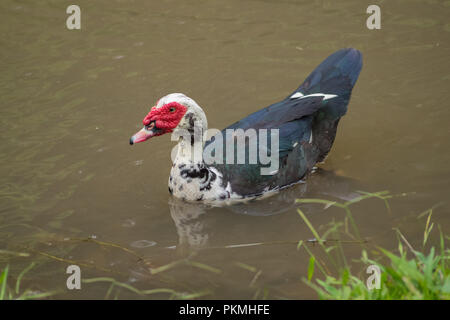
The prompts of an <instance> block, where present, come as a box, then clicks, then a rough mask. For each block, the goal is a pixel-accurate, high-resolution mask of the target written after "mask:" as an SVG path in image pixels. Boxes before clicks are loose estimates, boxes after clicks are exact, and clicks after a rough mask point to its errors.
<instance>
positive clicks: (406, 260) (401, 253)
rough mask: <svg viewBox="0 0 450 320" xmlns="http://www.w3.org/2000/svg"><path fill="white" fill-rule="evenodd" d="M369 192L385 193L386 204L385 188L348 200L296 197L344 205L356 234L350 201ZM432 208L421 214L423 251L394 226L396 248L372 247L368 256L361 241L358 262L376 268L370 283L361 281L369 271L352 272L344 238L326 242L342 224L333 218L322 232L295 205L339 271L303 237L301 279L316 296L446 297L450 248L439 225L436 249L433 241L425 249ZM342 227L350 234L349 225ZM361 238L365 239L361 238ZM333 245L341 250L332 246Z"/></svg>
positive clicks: (449, 291)
mask: <svg viewBox="0 0 450 320" xmlns="http://www.w3.org/2000/svg"><path fill="white" fill-rule="evenodd" d="M371 197H377V198H381V199H383V200H384V201H385V203H386V207H387V208H388V209H389V210H390V208H389V205H388V204H387V201H386V199H387V198H389V197H390V196H389V195H388V193H387V192H382V193H374V194H370V193H365V194H364V195H362V196H361V197H359V198H357V199H354V200H352V201H349V202H346V203H336V202H332V201H328V200H321V199H301V200H298V202H299V203H318V204H325V205H328V206H337V207H340V208H343V209H344V210H345V211H346V213H347V217H346V219H348V220H350V221H351V222H352V226H353V230H354V231H355V233H356V234H357V238H358V239H359V234H358V232H357V228H356V224H355V223H354V220H353V216H352V213H351V210H350V208H349V207H350V205H351V204H353V203H356V202H359V201H361V200H363V199H366V198H371ZM432 212H433V209H429V210H427V211H426V212H424V213H423V214H421V215H420V217H421V216H424V215H426V214H428V218H427V221H426V225H425V231H424V236H423V244H422V252H421V251H419V250H416V249H414V248H413V247H412V245H411V244H410V243H409V242H408V240H407V239H406V238H405V236H404V235H403V234H402V233H401V231H400V230H399V229H394V230H395V232H396V234H397V236H398V253H394V252H392V251H389V250H386V249H384V248H381V247H376V250H373V251H372V253H373V255H374V256H377V257H378V259H377V260H374V259H370V258H369V257H368V254H367V250H366V248H365V247H364V246H363V247H362V249H361V259H360V260H359V261H357V262H359V263H360V264H362V266H366V267H367V266H369V265H373V266H377V267H378V268H379V270H380V286H379V288H372V289H369V288H368V285H367V283H366V281H365V280H366V277H367V275H365V276H359V277H358V276H356V275H355V274H354V273H352V271H351V268H350V267H349V265H348V264H347V262H346V260H345V256H344V254H343V250H342V243H341V242H336V243H334V244H333V245H331V246H329V245H328V242H329V241H327V239H326V238H327V236H328V235H329V234H335V235H336V234H337V233H338V230H339V229H340V228H341V227H342V226H343V225H345V224H342V223H335V224H333V225H332V226H331V227H330V228H329V229H328V230H327V231H326V232H325V233H324V235H322V236H320V235H319V233H318V232H317V230H316V228H314V226H313V225H312V224H311V222H310V221H309V220H308V218H307V217H306V216H305V214H304V213H303V212H302V211H301V209H298V213H299V215H300V217H301V218H302V219H303V221H304V222H305V224H306V225H307V226H308V228H309V229H310V231H311V232H312V234H313V235H314V237H315V239H314V242H317V243H318V244H319V245H320V247H321V249H322V250H323V252H324V254H325V257H326V258H327V260H328V264H331V265H333V266H334V271H335V273H337V275H336V274H333V272H331V271H330V269H329V268H328V267H327V266H326V265H327V262H326V261H323V260H320V259H317V257H316V255H315V254H313V252H312V251H311V250H310V249H309V248H308V245H307V243H305V242H304V241H300V242H299V243H298V246H297V249H300V248H304V249H305V250H306V251H307V252H308V254H309V256H310V259H309V264H308V270H307V278H304V279H303V281H304V282H305V283H306V284H307V285H308V286H310V287H311V288H312V289H314V290H315V292H316V293H317V294H318V295H319V297H320V299H363V300H375V299H380V300H381V299H382V300H398V299H411V300H413V299H415V300H418V299H420V300H425V299H433V300H438V299H439V300H440V299H446V300H448V299H450V268H449V266H448V260H449V259H450V249H449V248H448V247H446V244H445V239H449V237H448V236H445V235H444V234H443V233H442V230H441V229H440V228H439V232H440V238H439V239H440V241H439V249H438V250H436V249H435V247H434V246H433V247H431V248H430V249H429V251H428V254H426V253H424V252H425V246H426V244H427V241H428V239H429V235H430V233H431V231H432V229H433V226H434V223H431V216H432ZM345 233H346V234H347V235H350V233H349V231H348V229H347V230H346V231H345ZM361 243H363V244H364V243H365V241H361ZM336 248H337V249H339V250H334V249H336ZM333 250H334V251H335V252H337V254H338V255H341V258H342V259H341V260H342V261H344V263H343V265H340V266H339V265H337V264H336V259H335V257H333V256H332V255H331V251H333ZM408 253H409V254H408ZM316 268H317V269H318V270H319V271H320V272H321V273H322V276H323V277H324V278H320V277H318V276H316V275H314V273H315V270H316Z"/></svg>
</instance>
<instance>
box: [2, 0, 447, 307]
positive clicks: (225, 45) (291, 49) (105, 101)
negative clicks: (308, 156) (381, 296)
mask: <svg viewBox="0 0 450 320" xmlns="http://www.w3.org/2000/svg"><path fill="white" fill-rule="evenodd" d="M373 2H374V4H379V5H380V7H381V13H382V15H381V23H382V28H381V29H380V30H369V29H367V27H366V19H367V17H368V14H367V13H366V8H367V6H368V5H369V4H372V2H371V3H366V2H362V1H357V0H352V1H331V0H330V1H326V0H323V1H318V0H316V1H315V0H311V1H303V2H300V1H298V2H297V1H272V0H267V1H237V0H232V1H172V0H165V1H119V0H116V1H103V0H97V1H86V0H80V1H77V2H76V4H78V5H79V6H80V7H81V30H68V29H67V28H66V24H65V21H66V18H67V16H68V15H67V14H66V6H67V3H64V2H61V1H39V2H37V1H10V0H4V1H2V2H1V4H0V18H1V21H2V22H1V24H0V26H1V40H0V44H1V49H0V55H1V59H0V65H1V75H0V97H1V98H0V101H1V102H0V103H1V105H0V114H1V117H0V121H1V126H0V134H1V144H0V249H1V250H2V251H0V267H1V268H4V267H5V266H6V265H9V267H10V276H11V281H15V279H16V278H17V276H18V275H19V274H20V272H21V271H22V270H24V269H25V268H26V267H27V266H29V265H30V263H32V262H34V263H35V265H34V266H33V268H32V269H31V271H29V272H28V273H27V274H26V275H25V277H24V279H23V282H22V284H21V287H22V288H30V289H32V290H33V291H35V292H48V291H52V290H58V291H59V293H58V294H57V295H56V296H55V297H57V298H97V299H102V298H104V297H105V296H106V295H107V292H108V289H109V288H110V282H93V281H87V282H83V283H82V289H81V290H73V291H69V290H67V288H66V279H67V277H68V275H67V274H66V268H67V266H69V265H71V264H76V265H79V266H80V268H81V270H82V279H84V280H86V279H92V278H95V277H110V278H114V279H116V280H117V281H120V282H123V283H127V284H130V285H132V286H133V287H136V288H138V289H140V290H149V289H157V288H166V289H170V290H175V291H177V292H183V293H185V294H199V295H203V296H202V297H204V298H209V299H211V298H216V299H230V298H235V299H241V298H247V299H251V298H258V299H262V298H274V299H277V298H288V299H301V298H317V295H316V294H315V292H314V291H312V290H311V289H310V288H309V287H308V286H307V285H306V284H305V283H304V282H303V280H302V278H304V277H306V275H307V269H308V259H309V256H308V253H307V252H306V251H305V250H303V249H300V250H297V248H296V247H297V242H298V241H299V240H304V241H306V240H308V239H311V238H313V235H312V234H311V232H310V230H309V229H308V227H307V226H306V225H305V223H304V222H303V220H302V219H301V217H300V216H299V214H298V212H297V209H296V208H295V206H294V204H293V202H294V200H295V199H296V198H320V199H331V200H336V201H340V202H343V201H346V200H349V199H352V198H354V197H355V195H357V193H356V191H359V190H362V191H369V192H375V191H383V190H389V192H390V194H392V195H393V197H392V198H391V199H389V205H390V209H391V210H390V211H389V210H387V209H386V207H385V204H384V202H383V201H382V200H380V199H368V200H364V201H361V202H360V203H358V204H356V205H354V206H352V213H353V215H354V217H355V220H356V224H357V225H358V229H359V232H360V234H361V236H362V237H364V238H366V239H368V240H369V243H371V244H374V245H381V246H384V247H386V248H388V249H392V250H395V248H396V247H397V237H396V234H395V231H394V230H393V228H399V229H400V230H401V232H402V233H403V234H404V235H405V237H407V238H408V240H409V241H410V243H411V244H412V245H413V246H416V247H418V248H420V247H421V244H422V239H423V232H424V226H425V221H426V217H422V218H418V216H419V214H420V213H422V212H424V211H425V210H427V209H429V208H432V207H434V209H433V215H432V221H433V222H434V223H435V224H436V226H435V230H434V231H433V234H432V236H431V240H430V243H429V245H433V244H434V245H436V244H437V243H438V233H436V232H437V224H439V225H440V226H441V229H442V230H443V232H444V233H445V232H447V234H448V230H449V226H450V218H449V204H448V196H449V191H450V183H449V180H450V166H449V163H450V149H449V133H450V132H449V128H450V126H449V121H450V105H449V101H450V93H449V86H450V63H449V56H450V43H449V40H450V37H449V36H450V20H449V16H450V1H437V0H429V1H426V0H422V1H411V0H408V1H406V0H404V1H400V0H398V1H373ZM344 47H354V48H357V49H359V50H360V51H361V52H362V53H363V59H364V66H363V70H362V72H361V75H360V77H359V79H358V82H357V84H356V86H355V89H354V91H353V95H352V99H351V102H350V105H349V109H348V113H347V115H346V116H345V117H344V118H343V119H342V120H341V122H340V124H339V129H338V135H337V137H336V141H335V144H334V147H333V149H332V151H331V153H330V155H329V157H328V159H327V161H326V163H325V164H324V165H322V166H321V170H319V171H317V172H316V173H315V174H313V175H312V176H310V177H309V178H308V180H307V181H306V183H305V184H301V185H298V186H296V187H293V188H290V189H288V190H285V191H283V192H281V193H280V194H279V195H277V196H276V197H274V198H269V199H267V200H264V201H261V202H255V203H252V204H248V205H244V206H242V205H241V206H236V207H228V208H207V207H202V206H198V205H193V204H187V203H183V202H179V201H176V200H174V199H172V198H171V196H170V195H169V193H168V191H167V179H168V175H169V171H170V168H171V160H170V151H171V150H172V148H173V146H174V142H172V141H170V136H169V135H166V136H163V137H159V138H157V139H156V138H155V139H152V140H150V141H147V142H146V143H143V144H139V145H136V146H133V147H130V146H129V145H128V140H129V138H130V136H131V135H132V134H134V133H135V132H136V131H137V130H138V129H139V128H140V127H141V126H142V123H141V120H142V118H143V117H144V116H145V115H146V113H147V112H148V111H149V108H150V107H151V106H153V105H154V103H155V102H156V101H157V100H158V99H159V98H160V97H162V96H164V95H166V94H168V93H171V92H183V93H185V94H187V95H189V96H190V97H192V98H193V99H195V100H196V101H197V102H198V103H199V104H200V106H202V107H203V109H204V110H205V112H206V114H207V117H208V122H209V126H210V127H212V128H219V129H222V128H224V127H226V126H228V125H229V124H231V123H233V122H235V121H236V120H239V119H241V118H243V117H244V116H246V115H248V114H249V113H252V112H254V111H256V110H258V109H260V108H262V107H265V106H267V105H269V104H271V103H273V102H276V101H279V100H280V99H282V98H284V97H285V96H286V95H287V94H289V93H291V92H292V91H293V90H294V89H295V88H296V87H297V86H298V85H299V84H300V83H302V82H303V80H304V79H305V78H306V76H307V75H308V74H309V73H310V72H311V71H312V70H313V69H314V68H315V67H316V65H318V64H319V63H320V62H321V61H322V60H323V59H325V58H326V57H327V56H328V55H329V54H331V53H332V52H334V51H336V50H338V49H340V48H344ZM300 208H302V210H303V212H305V214H306V216H307V217H308V219H309V220H310V221H311V223H312V224H313V225H314V226H316V227H317V228H318V229H319V231H320V232H322V231H324V230H325V229H326V227H325V226H326V225H328V224H330V223H331V222H332V221H342V220H343V219H344V217H345V214H344V212H343V211H342V209H339V208H334V207H331V208H324V207H323V206H322V205H307V206H305V205H303V206H301V207H300ZM320 226H323V227H322V228H320ZM251 244H254V245H251ZM256 244H258V245H256ZM310 247H311V250H313V252H317V254H319V251H320V250H319V248H317V246H312V245H311V246H310ZM342 247H343V250H344V252H345V256H346V257H347V259H348V260H351V259H357V258H359V257H360V253H361V246H360V245H358V244H353V243H343V244H342ZM170 263H172V264H171V265H169V266H171V268H169V270H161V269H158V268H159V267H161V266H167V265H168V264H170ZM152 270H153V273H152ZM158 271H161V272H158ZM354 271H355V273H356V274H358V273H360V274H361V276H363V277H365V273H364V270H362V269H361V266H360V265H355V266H354ZM170 296H171V294H170V292H169V291H167V292H160V293H156V294H149V295H146V296H140V295H137V294H136V293H134V292H132V291H130V290H127V289H125V288H117V287H114V288H113V289H112V290H111V291H110V292H109V295H108V296H107V297H109V298H114V297H118V298H160V299H165V298H169V297H170Z"/></svg>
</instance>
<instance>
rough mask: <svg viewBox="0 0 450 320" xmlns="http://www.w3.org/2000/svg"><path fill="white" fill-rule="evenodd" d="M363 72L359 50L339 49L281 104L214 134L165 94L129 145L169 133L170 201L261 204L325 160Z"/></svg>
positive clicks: (186, 101) (188, 105) (181, 98)
mask: <svg viewBox="0 0 450 320" xmlns="http://www.w3.org/2000/svg"><path fill="white" fill-rule="evenodd" d="M361 68H362V54H361V52H360V51H359V50H357V49H353V48H345V49H341V50H338V51H336V52H334V53H333V54H331V55H330V56H329V57H327V58H326V59H325V60H324V61H323V62H322V63H320V64H319V65H318V66H317V67H316V68H315V69H314V70H313V72H312V73H311V74H310V75H309V76H308V77H307V78H306V80H305V81H304V82H303V83H302V84H301V85H300V86H299V87H298V88H297V89H296V90H295V91H294V92H292V93H290V94H289V95H288V96H287V97H286V98H285V99H283V100H281V101H279V102H276V103H273V104H271V105H269V106H268V107H266V108H263V109H260V110H258V111H256V112H254V113H252V114H250V115H248V116H246V117H245V118H243V119H241V120H239V121H237V122H235V123H234V124H232V125H230V126H228V127H226V128H225V129H223V130H217V129H213V130H212V131H213V132H212V133H211V129H210V130H208V121H207V118H206V114H205V112H204V111H203V109H202V108H201V107H200V106H199V104H197V102H196V101H194V100H193V99H192V98H190V97H188V96H186V95H185V94H183V93H171V94H168V95H166V96H164V97H162V98H160V99H159V100H158V101H157V102H156V104H155V105H154V106H153V107H152V108H151V109H150V112H148V114H147V115H146V116H145V117H144V119H143V121H142V122H143V128H142V129H141V130H140V131H138V132H137V133H136V134H134V135H133V136H132V137H131V138H130V140H129V143H130V144H131V145H135V144H137V143H140V142H144V141H147V140H149V139H151V138H154V137H157V136H161V135H164V134H167V133H171V136H172V140H175V141H177V149H176V152H175V153H174V154H175V156H174V157H173V159H172V162H173V163H172V168H171V170H170V176H169V181H168V191H169V193H170V194H171V195H172V196H173V197H175V198H179V199H182V200H184V201H187V202H202V203H212V204H224V203H226V204H230V203H235V202H240V201H248V200H255V199H260V198H264V197H266V196H270V195H273V194H275V193H277V192H280V191H281V190H282V189H284V188H288V187H290V186H292V185H296V184H298V183H304V182H305V179H306V178H307V176H308V175H309V174H310V173H311V172H313V171H314V169H315V168H316V165H317V164H318V163H322V162H324V161H325V159H326V157H327V155H328V154H329V152H330V150H331V147H332V145H333V143H334V140H335V137H336V132H337V127H338V123H339V121H340V119H341V117H342V116H344V115H345V114H346V112H347V107H348V104H349V101H350V97H351V93H352V89H353V87H354V85H355V83H356V80H357V79H358V76H359V74H360V71H361ZM208 134H210V135H211V137H210V138H209V139H208ZM255 158H256V160H255ZM268 160H269V161H268Z"/></svg>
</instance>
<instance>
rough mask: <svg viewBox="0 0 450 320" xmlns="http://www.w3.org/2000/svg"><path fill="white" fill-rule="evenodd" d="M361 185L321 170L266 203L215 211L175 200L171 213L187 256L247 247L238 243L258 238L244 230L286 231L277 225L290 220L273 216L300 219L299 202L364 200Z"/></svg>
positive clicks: (304, 206)
mask: <svg viewBox="0 0 450 320" xmlns="http://www.w3.org/2000/svg"><path fill="white" fill-rule="evenodd" d="M359 185H360V184H359V182H358V181H356V180H354V179H351V178H348V177H344V176H339V175H337V174H335V173H334V172H332V171H326V170H323V169H317V171H316V172H315V173H314V174H312V175H311V176H310V177H308V179H307V181H306V182H305V183H300V184H298V185H295V186H292V187H290V188H286V189H284V190H282V191H280V192H278V193H277V194H275V195H273V196H271V197H268V198H265V199H260V200H251V201H248V202H245V203H238V204H235V205H228V206H223V207H211V206H208V205H206V204H203V203H193V202H186V201H182V200H179V199H176V198H174V197H171V198H170V200H169V209H170V214H171V216H172V219H173V221H174V223H175V226H176V229H177V233H178V238H179V240H178V245H177V249H180V250H182V251H183V252H184V251H185V249H186V248H190V249H206V248H214V247H222V248H223V247H224V246H228V247H233V246H234V247H237V246H240V245H242V246H243V245H245V244H239V243H236V241H238V240H241V241H244V242H246V240H247V239H252V238H254V237H252V235H249V234H248V233H249V232H247V237H245V236H243V235H242V231H243V230H245V231H248V230H253V231H254V232H255V233H261V229H266V228H275V229H280V228H281V229H283V226H277V225H276V224H277V223H278V224H280V223H286V220H284V222H278V221H277V220H279V219H273V217H270V216H274V215H281V214H283V213H287V212H292V211H293V209H294V212H295V218H296V219H297V218H298V216H297V213H296V211H295V208H296V207H297V206H299V204H297V203H296V199H300V198H321V199H329V200H336V201H348V200H351V199H354V198H356V197H358V196H360V194H358V193H357V192H355V190H361V187H360V186H359ZM302 211H304V212H306V213H309V214H311V213H314V212H319V211H323V207H319V206H317V205H313V204H311V205H308V204H302ZM258 217H259V218H258ZM269 220H270V221H269ZM256 221H257V222H256ZM274 224H275V225H274ZM258 229H259V230H258Z"/></svg>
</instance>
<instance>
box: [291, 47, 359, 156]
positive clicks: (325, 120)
mask: <svg viewBox="0 0 450 320" xmlns="http://www.w3.org/2000/svg"><path fill="white" fill-rule="evenodd" d="M361 68H362V54H361V52H359V51H358V50H356V49H352V48H349V49H341V50H339V51H337V52H335V53H333V54H332V55H330V56H329V57H328V58H326V59H325V60H324V61H323V62H322V63H321V64H320V65H319V66H318V67H317V68H316V69H315V70H314V71H313V72H312V73H311V74H310V75H309V76H308V77H307V78H306V80H305V81H304V82H303V84H302V85H301V86H300V87H299V88H298V89H297V90H296V91H295V92H294V94H295V93H298V92H300V93H301V94H303V95H305V96H306V95H310V94H319V93H320V94H324V95H325V96H324V100H323V102H324V106H323V107H321V108H320V109H319V110H318V111H317V112H316V113H315V114H314V118H313V124H312V132H313V141H314V142H313V143H314V144H315V145H316V146H317V147H318V148H319V156H318V159H317V161H318V162H320V161H323V160H324V159H325V157H326V155H327V154H328V152H329V151H330V149H331V146H332V144H333V142H334V138H335V136H336V129H337V125H338V122H339V119H340V118H341V117H342V116H343V115H344V114H345V113H346V112H347V105H348V102H349V101H350V96H351V93H352V89H353V86H354V85H355V83H356V80H357V79H358V76H359V73H360V71H361Z"/></svg>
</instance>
